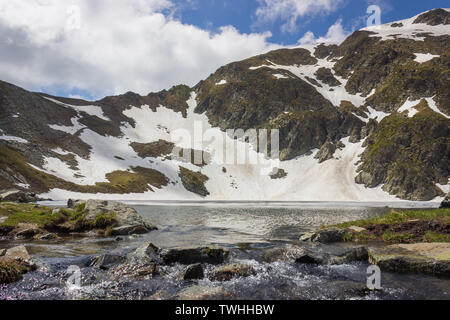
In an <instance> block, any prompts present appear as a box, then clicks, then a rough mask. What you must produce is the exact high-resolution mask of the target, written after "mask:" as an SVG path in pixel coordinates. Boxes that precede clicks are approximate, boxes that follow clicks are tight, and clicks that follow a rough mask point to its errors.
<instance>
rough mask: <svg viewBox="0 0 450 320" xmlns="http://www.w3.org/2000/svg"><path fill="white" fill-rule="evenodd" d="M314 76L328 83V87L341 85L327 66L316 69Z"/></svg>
mask: <svg viewBox="0 0 450 320" xmlns="http://www.w3.org/2000/svg"><path fill="white" fill-rule="evenodd" d="M316 77H317V79H319V80H320V81H322V82H323V83H326V84H328V85H329V86H330V87H336V86H340V85H341V83H340V82H339V80H338V79H336V78H335V77H334V75H333V73H332V72H331V70H330V69H327V68H320V69H319V70H317V72H316Z"/></svg>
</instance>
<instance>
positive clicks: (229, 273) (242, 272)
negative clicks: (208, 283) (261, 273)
mask: <svg viewBox="0 0 450 320" xmlns="http://www.w3.org/2000/svg"><path fill="white" fill-rule="evenodd" d="M255 274H256V272H255V269H253V267H252V266H249V265H244V264H238V263H235V264H231V265H227V266H221V267H217V268H216V269H215V270H214V272H213V275H212V276H211V280H213V281H230V280H231V279H233V278H235V277H249V276H253V275H255Z"/></svg>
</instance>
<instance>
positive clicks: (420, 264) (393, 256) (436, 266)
mask: <svg viewBox="0 0 450 320" xmlns="http://www.w3.org/2000/svg"><path fill="white" fill-rule="evenodd" d="M369 262H370V263H372V264H376V265H378V266H379V267H380V268H381V270H385V271H392V272H398V273H422V274H431V275H436V276H450V243H418V244H399V245H392V246H388V247H384V248H369Z"/></svg>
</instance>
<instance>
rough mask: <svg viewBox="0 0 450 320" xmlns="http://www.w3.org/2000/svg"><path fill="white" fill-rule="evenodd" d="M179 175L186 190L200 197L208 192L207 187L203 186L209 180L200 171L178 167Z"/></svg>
mask: <svg viewBox="0 0 450 320" xmlns="http://www.w3.org/2000/svg"><path fill="white" fill-rule="evenodd" d="M179 176H180V178H181V182H182V183H183V186H184V187H185V188H186V190H188V191H190V192H192V193H196V194H198V195H200V196H202V197H206V196H208V195H209V194H210V193H209V191H208V189H206V187H205V183H206V182H207V181H208V180H209V178H208V177H207V176H205V175H204V174H202V173H201V172H194V171H191V170H189V169H186V168H184V167H180V174H179Z"/></svg>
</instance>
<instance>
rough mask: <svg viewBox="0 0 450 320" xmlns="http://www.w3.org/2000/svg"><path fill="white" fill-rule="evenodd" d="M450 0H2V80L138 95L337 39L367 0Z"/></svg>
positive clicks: (392, 10)
mask: <svg viewBox="0 0 450 320" xmlns="http://www.w3.org/2000/svg"><path fill="white" fill-rule="evenodd" d="M448 2H449V1H448V0H426V1H422V0H421V1H419V0H398V1H394V0H392V1H389V0H120V1H111V0H95V1H93V0H45V1H42V0H14V1H11V0H0V75H1V76H0V80H4V81H7V82H10V83H13V84H15V85H18V86H20V87H23V88H25V89H27V90H30V91H41V92H47V93H49V94H53V95H57V96H66V97H82V98H85V99H89V100H96V99H100V98H102V97H104V96H107V95H117V94H123V93H125V92H127V91H133V92H136V93H139V94H143V95H144V94H148V93H149V92H157V91H160V90H163V89H168V88H170V87H172V86H173V85H177V84H187V85H189V86H194V85H195V84H197V83H198V82H199V81H200V80H203V79H205V78H207V77H208V76H209V75H210V74H211V73H213V72H214V71H215V70H217V69H218V68H219V67H221V66H223V65H225V64H228V63H230V62H233V61H238V60H242V59H245V58H248V57H251V56H254V55H257V54H261V53H264V52H267V51H270V50H274V49H278V48H280V47H282V46H292V45H296V44H298V43H299V40H300V39H302V42H301V43H311V42H312V43H314V41H317V40H318V39H319V40H320V41H323V40H324V39H325V40H326V41H338V42H339V41H343V40H344V39H345V37H346V36H348V35H349V34H350V33H351V32H352V31H355V30H358V29H360V28H362V27H365V21H366V20H367V17H368V16H369V15H368V14H367V13H366V12H367V8H368V6H370V5H378V6H380V8H381V22H382V23H388V22H392V21H396V20H401V19H406V18H410V17H412V16H415V15H417V14H419V13H421V12H424V11H427V10H430V9H433V8H438V7H450V5H449V4H448ZM332 26H333V27H332ZM330 27H332V28H331V29H330ZM331 31H333V32H331ZM305 35H308V37H306V36H305Z"/></svg>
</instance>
